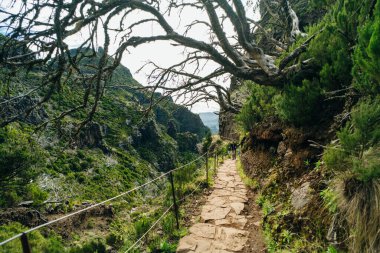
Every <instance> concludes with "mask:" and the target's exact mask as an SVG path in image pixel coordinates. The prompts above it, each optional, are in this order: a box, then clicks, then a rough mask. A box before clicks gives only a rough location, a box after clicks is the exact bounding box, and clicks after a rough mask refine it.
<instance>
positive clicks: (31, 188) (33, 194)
mask: <svg viewBox="0 0 380 253" xmlns="http://www.w3.org/2000/svg"><path fill="white" fill-rule="evenodd" d="M48 195H49V194H48V193H47V192H45V191H43V190H42V189H41V188H40V187H39V186H38V185H37V184H35V183H31V184H28V185H27V186H26V198H27V199H28V200H33V205H35V206H38V205H40V204H42V203H43V202H44V201H45V200H46V199H47V197H48Z"/></svg>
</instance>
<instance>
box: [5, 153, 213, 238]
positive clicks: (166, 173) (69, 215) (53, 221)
mask: <svg viewBox="0 0 380 253" xmlns="http://www.w3.org/2000/svg"><path fill="white" fill-rule="evenodd" d="M206 154H207V152H206V153H204V154H203V155H201V156H199V157H198V158H197V159H194V160H192V161H191V162H189V163H187V164H185V165H182V166H180V167H178V168H175V169H172V170H169V171H168V172H165V173H164V174H162V175H161V176H158V177H156V178H154V179H152V180H150V181H148V182H146V183H144V184H142V185H139V186H137V187H135V188H133V189H131V190H128V191H126V192H123V193H120V194H119V195H116V196H114V197H112V198H109V199H106V200H104V201H102V202H99V203H96V204H94V205H91V206H88V207H86V208H83V209H81V210H78V211H75V212H73V213H70V214H67V215H65V216H62V217H60V218H58V219H55V220H52V221H49V222H46V223H44V224H41V225H39V226H36V227H34V228H31V229H28V230H26V231H24V232H22V233H19V234H17V235H15V236H13V237H11V238H9V239H7V240H5V241H2V242H0V246H2V245H4V244H6V243H8V242H10V241H13V240H15V239H17V238H19V237H21V236H22V235H23V234H28V233H30V232H33V231H35V230H37V229H40V228H43V227H46V226H49V225H51V224H54V223H56V222H58V221H61V220H64V219H67V218H69V217H71V216H74V215H76V214H80V213H82V212H85V211H87V210H90V209H93V208H95V207H98V206H100V205H103V204H105V203H108V202H110V201H112V200H115V199H117V198H120V197H122V196H124V195H127V194H129V193H131V192H133V191H137V190H139V189H141V188H143V187H145V186H147V185H149V184H151V183H153V182H155V181H157V180H159V179H161V178H163V177H165V176H166V175H168V174H170V173H172V172H174V171H177V170H180V169H182V168H184V167H186V166H188V165H190V164H192V163H194V162H196V161H198V160H200V159H201V158H202V157H204V156H205V155H206Z"/></svg>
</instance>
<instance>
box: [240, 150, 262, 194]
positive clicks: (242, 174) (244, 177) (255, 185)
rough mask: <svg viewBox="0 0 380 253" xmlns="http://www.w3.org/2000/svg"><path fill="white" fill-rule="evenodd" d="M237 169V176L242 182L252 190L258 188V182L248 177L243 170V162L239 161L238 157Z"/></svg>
mask: <svg viewBox="0 0 380 253" xmlns="http://www.w3.org/2000/svg"><path fill="white" fill-rule="evenodd" d="M237 171H238V173H239V176H240V178H241V179H242V181H243V183H244V184H245V185H246V186H247V187H249V188H251V189H252V190H256V189H258V188H259V183H258V182H257V181H256V180H255V179H253V178H249V177H248V176H247V175H246V174H245V172H244V167H243V164H242V163H241V160H240V157H239V158H238V160H237Z"/></svg>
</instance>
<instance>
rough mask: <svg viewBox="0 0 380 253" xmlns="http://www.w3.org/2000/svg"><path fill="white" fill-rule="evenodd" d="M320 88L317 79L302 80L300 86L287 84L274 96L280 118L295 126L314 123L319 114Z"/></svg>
mask: <svg viewBox="0 0 380 253" xmlns="http://www.w3.org/2000/svg"><path fill="white" fill-rule="evenodd" d="M320 101H321V89H320V87H319V84H318V82H317V81H313V82H310V81H308V80H304V81H303V82H302V85H301V86H295V85H289V86H287V87H285V90H284V93H283V94H281V96H277V97H276V102H275V104H276V109H277V113H278V115H279V116H280V118H281V119H283V120H285V121H288V122H290V123H293V124H295V125H297V126H302V125H308V124H311V123H315V121H317V120H318V116H319V104H320Z"/></svg>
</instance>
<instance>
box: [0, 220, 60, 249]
mask: <svg viewBox="0 0 380 253" xmlns="http://www.w3.org/2000/svg"><path fill="white" fill-rule="evenodd" d="M25 230H27V227H25V226H23V225H21V224H20V223H18V222H12V223H8V224H5V225H2V226H0V241H4V240H6V239H8V238H10V237H12V236H14V235H16V234H18V233H21V232H23V231H25ZM28 239H29V243H30V247H31V250H32V252H41V253H62V252H66V251H65V248H64V246H63V244H62V240H61V238H60V237H58V236H56V235H55V234H49V237H48V238H45V237H44V236H42V235H41V233H40V232H39V231H35V232H32V233H30V234H28ZM8 252H22V249H21V243H20V240H19V239H16V240H14V241H11V242H9V243H7V244H5V245H3V246H1V247H0V253H8Z"/></svg>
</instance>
